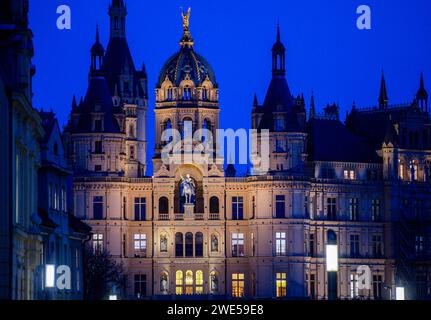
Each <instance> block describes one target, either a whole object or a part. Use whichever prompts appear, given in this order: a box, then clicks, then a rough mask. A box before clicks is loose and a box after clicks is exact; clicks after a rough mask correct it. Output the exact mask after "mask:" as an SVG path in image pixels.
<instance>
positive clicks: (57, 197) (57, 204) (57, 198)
mask: <svg viewBox="0 0 431 320" xmlns="http://www.w3.org/2000/svg"><path fill="white" fill-rule="evenodd" d="M54 209H55V210H59V209H60V190H59V189H58V184H56V185H55V189H54Z"/></svg>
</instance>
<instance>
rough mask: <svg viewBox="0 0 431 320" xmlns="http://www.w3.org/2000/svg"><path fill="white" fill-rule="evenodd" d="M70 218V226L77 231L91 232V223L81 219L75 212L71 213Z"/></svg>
mask: <svg viewBox="0 0 431 320" xmlns="http://www.w3.org/2000/svg"><path fill="white" fill-rule="evenodd" d="M68 218H69V227H70V228H72V229H73V230H74V231H75V232H78V233H84V234H90V232H91V227H90V226H89V225H87V224H85V223H84V222H82V221H81V220H79V219H78V218H77V217H75V216H74V215H73V214H69V216H68Z"/></svg>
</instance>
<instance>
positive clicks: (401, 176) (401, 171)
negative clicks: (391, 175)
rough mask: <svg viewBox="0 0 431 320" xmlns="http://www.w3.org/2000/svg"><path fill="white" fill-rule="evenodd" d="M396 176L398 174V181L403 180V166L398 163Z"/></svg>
mask: <svg viewBox="0 0 431 320" xmlns="http://www.w3.org/2000/svg"><path fill="white" fill-rule="evenodd" d="M398 174H399V177H400V180H404V164H402V163H400V166H399V172H398Z"/></svg>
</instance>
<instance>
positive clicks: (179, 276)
mask: <svg viewBox="0 0 431 320" xmlns="http://www.w3.org/2000/svg"><path fill="white" fill-rule="evenodd" d="M175 294H183V272H182V271H181V270H177V272H175Z"/></svg>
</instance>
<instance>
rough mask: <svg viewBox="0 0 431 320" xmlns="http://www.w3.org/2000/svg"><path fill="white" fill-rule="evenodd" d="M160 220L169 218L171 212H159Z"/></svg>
mask: <svg viewBox="0 0 431 320" xmlns="http://www.w3.org/2000/svg"><path fill="white" fill-rule="evenodd" d="M159 220H163V221H166V220H169V213H159Z"/></svg>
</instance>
